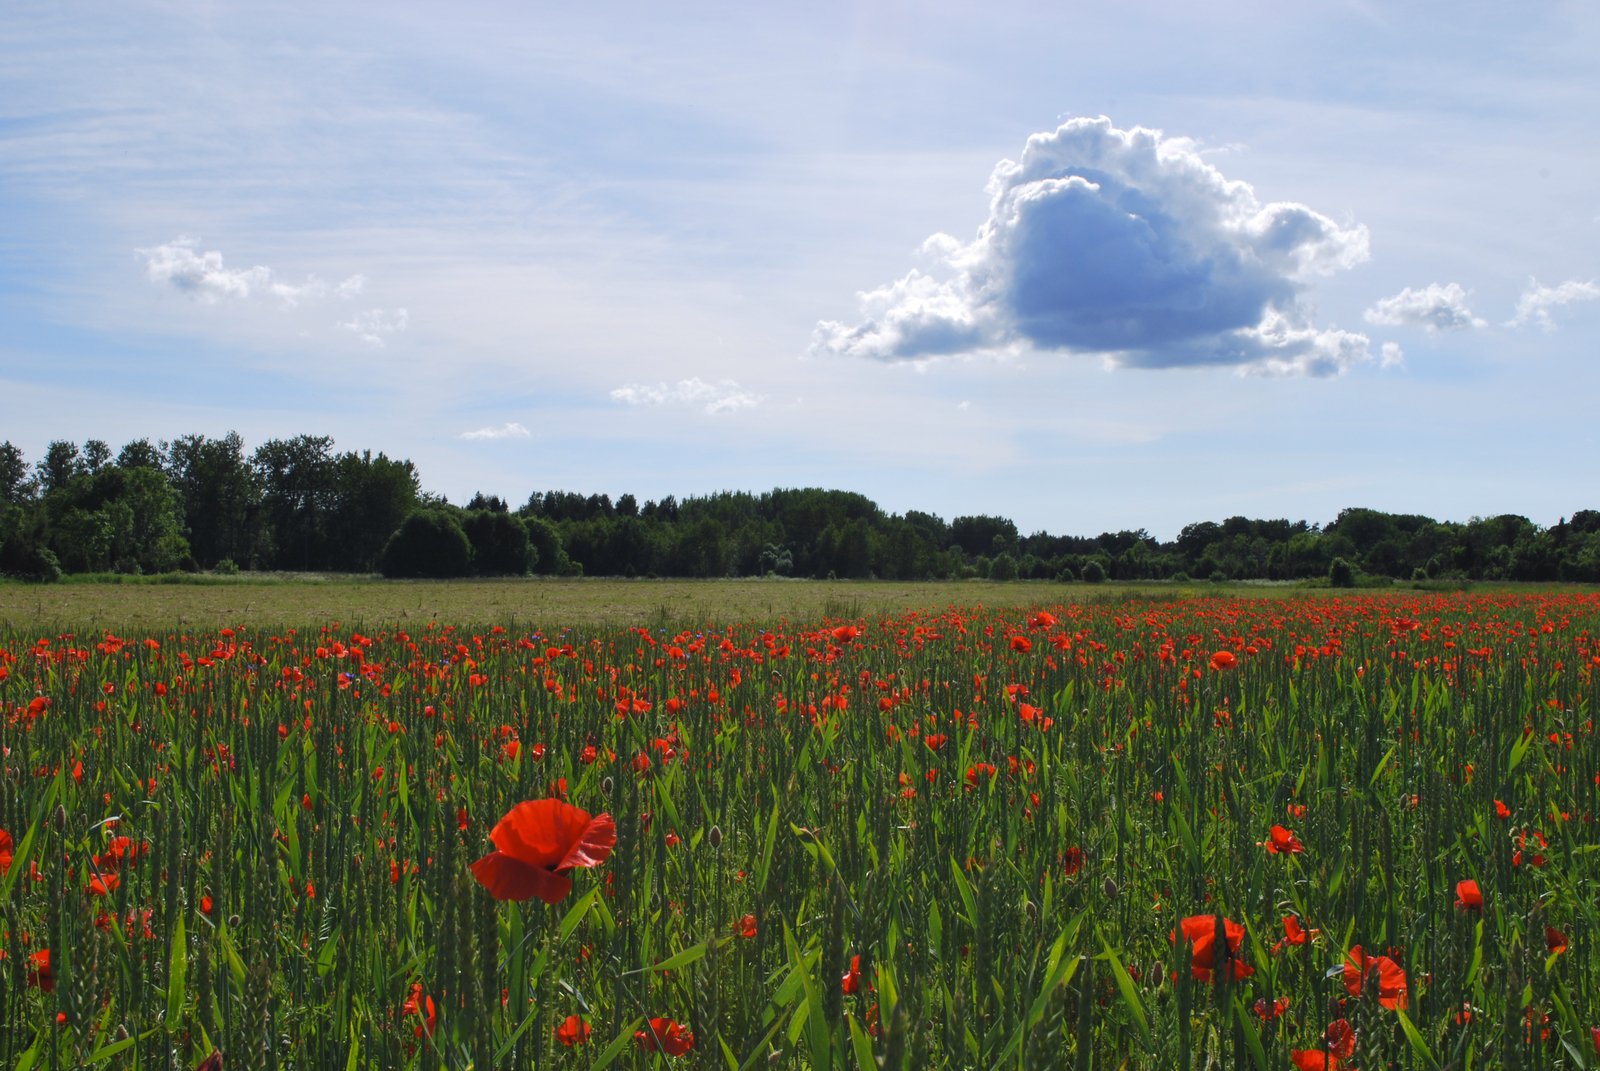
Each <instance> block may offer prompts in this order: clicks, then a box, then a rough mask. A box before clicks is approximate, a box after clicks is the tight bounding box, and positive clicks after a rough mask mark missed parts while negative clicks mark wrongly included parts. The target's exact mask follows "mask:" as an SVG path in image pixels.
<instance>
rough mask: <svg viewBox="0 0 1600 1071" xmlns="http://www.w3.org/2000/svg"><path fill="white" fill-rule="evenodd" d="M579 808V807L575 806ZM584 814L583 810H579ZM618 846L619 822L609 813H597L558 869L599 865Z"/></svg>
mask: <svg viewBox="0 0 1600 1071" xmlns="http://www.w3.org/2000/svg"><path fill="white" fill-rule="evenodd" d="M574 810H577V808H574ZM578 813H579V814H583V812H582V811H578ZM616 846H617V823H616V820H615V819H614V818H612V817H611V816H610V815H609V814H597V815H595V816H594V817H593V818H590V819H589V822H588V824H587V825H585V826H584V827H583V832H582V833H581V834H579V836H578V839H577V841H576V842H575V843H574V844H573V845H572V847H571V848H570V849H568V851H567V854H566V855H564V856H563V857H562V859H561V862H560V864H558V865H557V868H556V869H558V870H565V869H567V868H568V867H575V866H599V865H600V864H601V863H603V862H605V861H606V860H607V859H608V858H610V857H611V849H612V848H615V847H616Z"/></svg>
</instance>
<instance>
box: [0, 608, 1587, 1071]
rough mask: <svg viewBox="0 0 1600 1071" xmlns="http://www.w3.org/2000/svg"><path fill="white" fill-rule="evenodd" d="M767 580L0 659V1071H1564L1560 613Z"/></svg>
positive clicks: (195, 634)
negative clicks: (664, 608) (610, 608)
mask: <svg viewBox="0 0 1600 1071" xmlns="http://www.w3.org/2000/svg"><path fill="white" fill-rule="evenodd" d="M770 588H771V590H772V592H773V594H772V595H771V596H770V597H771V598H772V599H773V606H774V607H776V608H778V609H779V611H780V612H778V613H776V614H774V613H769V612H765V611H762V610H761V609H760V608H759V606H758V607H757V608H756V609H755V610H754V611H751V610H749V609H747V610H746V616H741V617H737V618H726V619H724V623H722V624H719V625H715V626H713V625H712V624H710V619H711V615H714V614H715V613H716V612H717V611H718V610H719V609H720V608H721V604H713V603H712V602H711V601H710V597H709V596H707V597H706V598H707V601H706V602H705V603H704V604H703V607H704V610H705V612H706V613H707V615H708V620H707V621H706V622H702V623H698V624H694V623H690V624H685V623H683V621H682V620H681V618H680V619H676V620H673V619H672V615H671V614H669V613H665V612H664V613H663V614H662V615H661V618H660V620H659V621H657V620H651V619H650V618H649V617H648V616H646V617H644V618H642V619H641V618H639V617H638V616H634V617H633V618H632V619H631V620H628V619H626V618H625V617H624V615H622V614H619V615H618V617H617V618H612V619H610V620H609V621H608V620H606V619H607V618H608V617H609V614H606V613H602V614H600V615H598V617H596V618H589V619H586V620H585V621H582V622H579V621H576V620H575V619H573V620H568V621H563V620H562V619H561V618H560V617H559V616H558V613H557V612H544V611H541V610H535V609H531V608H530V609H528V610H527V612H525V613H521V612H518V613H505V612H503V610H502V609H501V608H500V607H490V606H485V605H482V604H479V605H478V609H477V610H476V611H474V612H467V613H464V614H463V616H462V617H460V618H459V619H452V618H451V617H448V616H444V615H443V614H438V615H436V614H435V613H434V609H435V608H434V607H433V606H429V605H422V604H423V603H425V602H426V601H427V600H428V599H430V598H435V597H437V595H436V594H433V593H431V589H429V588H426V587H422V586H418V587H416V588H415V589H408V588H406V587H404V586H400V585H389V586H382V587H380V586H377V585H374V584H371V583H370V582H369V583H367V584H357V585H352V586H351V592H352V593H355V594H356V596H357V598H356V599H355V603H354V604H355V605H359V604H360V601H361V600H362V599H364V598H365V597H366V596H367V595H368V594H371V593H372V592H375V591H384V590H392V591H402V592H403V591H407V590H411V591H412V592H413V595H415V596H416V597H417V598H418V600H419V605H418V607H417V609H416V613H415V614H414V615H411V616H405V617H400V616H398V615H396V614H392V613H390V612H389V611H388V610H387V609H372V610H370V611H369V612H367V613H366V614H347V613H343V612H340V611H342V610H344V609H345V607H346V606H348V605H351V604H347V603H342V602H341V603H337V604H335V601H334V600H333V599H331V598H330V600H329V607H328V609H329V611H330V612H329V614H328V615H326V616H324V615H321V614H320V613H307V614H305V615H304V616H302V617H301V618H299V619H285V618H279V617H277V616H276V614H277V613H278V612H279V611H278V610H268V609H267V608H266V604H265V602H264V601H263V603H262V604H261V606H260V607H257V606H255V604H253V603H249V602H245V603H233V604H221V605H218V606H216V607H214V608H213V609H211V610H207V611H205V612H201V613H197V614H196V615H195V616H194V618H192V619H191V620H190V621H188V622H186V623H178V622H177V621H175V620H168V621H166V622H155V621H150V620H146V621H144V622H143V623H139V624H131V625H128V626H125V627H119V628H116V629H109V628H108V627H107V626H105V625H104V624H96V623H93V622H92V621H91V619H90V617H89V616H85V617H84V618H82V619H80V620H79V622H78V623H77V624H76V625H74V624H73V623H72V622H69V621H66V620H60V621H54V620H52V621H50V623H48V624H46V623H45V622H44V620H38V621H34V620H27V619H25V618H24V619H17V618H13V619H11V621H10V623H9V624H5V625H0V745H3V751H0V756H3V758H0V773H3V776H0V830H3V831H4V832H3V833H0V955H3V958H0V1066H4V1067H18V1068H36V1067H53V1068H55V1067H82V1066H105V1067H130V1068H132V1067H139V1068H145V1067H161V1068H170V1067H180V1068H197V1067H205V1066H207V1062H208V1061H210V1064H209V1067H210V1068H215V1067H217V1066H219V1062H220V1061H225V1064H226V1067H227V1068H228V1069H229V1071H232V1069H235V1068H290V1067H296V1068H299V1067H399V1068H409V1067H423V1068H433V1067H453V1068H460V1067H478V1068H490V1067H497V1068H498V1067H540V1068H561V1067H573V1068H580V1067H581V1068H603V1067H607V1066H622V1067H641V1068H642V1067H656V1066H683V1067H700V1068H713V1067H716V1068H732V1069H739V1068H764V1067H769V1066H785V1067H799V1068H810V1069H816V1071H820V1069H824V1068H840V1069H847V1068H848V1069H855V1071H873V1069H877V1068H894V1069H896V1071H899V1069H922V1068H930V1067H931V1068H969V1067H978V1068H994V1069H1005V1068H1015V1069H1019V1071H1020V1069H1027V1068H1059V1067H1071V1068H1087V1067H1091V1066H1095V1067H1128V1068H1160V1069H1169V1068H1183V1069H1189V1068H1192V1069H1196V1071H1199V1069H1201V1068H1209V1067H1218V1066H1225V1067H1245V1068H1265V1069H1277V1068H1287V1067H1295V1068H1302V1069H1303V1068H1313V1067H1314V1068H1340V1067H1359V1068H1368V1069H1371V1068H1382V1067H1394V1068H1446V1067H1450V1068H1469V1067H1483V1068H1489V1067H1494V1068H1590V1067H1597V1066H1600V1031H1597V1027H1600V949H1597V945H1596V942H1597V938H1600V906H1597V903H1596V900H1595V896H1594V893H1593V890H1594V888H1595V887H1596V883H1597V882H1600V841H1597V837H1596V834H1595V825H1594V823H1595V818H1596V810H1597V806H1596V805H1597V796H1600V741H1597V739H1596V734H1595V731H1594V723H1593V715H1594V710H1595V706H1596V701H1597V699H1600V685H1597V676H1596V674H1597V671H1600V597H1597V596H1595V595H1593V594H1585V593H1575V592H1521V593H1518V592H1504V591H1490V592H1473V593H1455V592H1416V591H1406V592H1384V593H1376V594H1356V595H1345V596H1343V597H1329V596H1327V595H1325V594H1324V595H1308V594H1307V593H1304V592H1289V593H1276V594H1275V597H1270V598H1267V597H1253V596H1245V595H1240V594H1236V593H1230V594H1226V595H1210V596H1193V597H1188V598H1182V599H1173V598H1164V597H1161V595H1160V594H1159V593H1152V592H1145V593H1142V594H1139V595H1135V596H1132V597H1121V598H1107V599H1103V600H1098V601H1094V602H1073V601H1067V600H1065V599H1063V600H1059V601H1050V602H1030V603H1023V602H1021V601H1020V598H1025V597H1029V596H1034V595H1039V594H1043V593H1044V592H1045V590H1047V589H1041V588H1038V587H1033V586H1025V585H1002V586H999V587H997V588H996V589H994V590H995V591H998V592H1010V591H1013V590H1015V591H1017V592H1018V593H1019V599H1011V598H997V599H994V600H992V601H990V602H989V603H988V605H985V606H983V607H981V608H980V607H978V606H976V605H974V604H973V603H970V602H967V603H954V604H950V603H944V604H940V605H944V606H945V607H946V608H944V609H939V610H927V609H922V608H920V607H921V606H925V605H926V604H919V606H908V605H896V603H895V600H896V598H897V596H896V594H895V589H894V588H893V587H892V586H888V587H885V588H884V589H883V590H882V591H881V592H879V591H876V590H874V591H872V592H871V593H870V594H868V593H866V589H862V594H860V595H859V596H858V599H859V601H858V603H857V604H856V605H854V606H851V607H847V608H845V607H840V606H837V605H835V606H834V607H833V608H832V610H831V612H830V611H829V610H828V609H827V608H822V612H816V609H817V608H813V607H801V608H800V609H795V608H796V607H797V606H800V604H799V603H798V602H796V601H793V600H797V599H801V598H803V597H804V596H802V595H801V594H800V592H801V591H803V590H804V589H799V588H793V587H792V586H790V585H771V586H770ZM129 589H130V590H138V591H140V592H141V593H142V594H149V593H150V592H152V591H157V592H162V591H165V590H167V588H163V587H159V586H155V587H142V586H140V587H138V588H134V587H132V586H129ZM170 589H171V590H173V591H182V592H184V593H185V594H188V593H189V592H191V591H200V592H205V593H208V594H209V593H211V592H213V591H217V590H220V591H221V592H222V594H224V595H226V596H228V597H230V598H234V599H245V600H249V599H252V598H257V597H262V598H263V599H264V595H263V593H264V592H266V591H271V590H273V589H272V588H270V587H259V588H258V587H255V586H240V587H236V588H220V589H216V588H212V587H195V588H187V587H180V586H175V585H174V586H171V588H170ZM3 590H4V592H5V594H6V596H7V597H8V598H14V597H16V596H15V595H14V592H15V591H17V590H21V591H23V592H24V596H23V597H25V598H31V597H34V595H35V593H36V592H38V591H40V590H42V589H38V588H24V589H3ZM72 590H74V589H73V588H72V587H62V588H59V589H53V592H54V591H61V592H71V591H72ZM104 590H109V588H108V589H104ZM484 590H485V591H489V590H494V586H493V585H489V586H487V587H486V588H485V589H484ZM961 590H962V591H966V592H968V593H970V592H971V591H972V589H971V588H962V589H961ZM1076 590H1077V591H1079V592H1081V591H1082V590H1083V589H1082V588H1078V589H1076ZM791 591H793V592H794V594H791ZM984 594H986V595H987V594H988V591H985V593H984ZM301 597H313V598H314V597H316V596H305V595H303V594H302V596H301ZM479 597H480V598H488V597H489V596H488V595H480V596H479ZM655 597H656V596H654V595H652V596H651V598H652V600H653V599H654V598H655ZM830 597H836V596H830ZM908 597H909V596H908ZM340 598H343V596H342V595H341V596H340ZM510 605H511V604H507V608H509V606H510ZM517 605H522V606H526V603H519V604H517ZM958 606H965V607H969V608H957V607H958ZM78 609H79V611H82V610H83V608H82V607H80V608H78ZM406 609H407V612H408V614H409V608H406ZM457 609H459V608H457ZM842 611H843V612H842ZM634 612H635V614H636V610H635V611H634ZM497 618H499V620H498V621H497V620H496V619H497ZM100 620H101V621H104V620H105V618H101V619H100ZM358 622H359V623H358ZM462 622H468V623H466V624H463V623H462Z"/></svg>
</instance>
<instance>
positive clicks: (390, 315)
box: [336, 309, 411, 348]
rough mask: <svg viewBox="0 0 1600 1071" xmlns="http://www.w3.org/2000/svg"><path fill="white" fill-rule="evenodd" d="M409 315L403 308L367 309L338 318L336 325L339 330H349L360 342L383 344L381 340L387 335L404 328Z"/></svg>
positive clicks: (370, 344)
mask: <svg viewBox="0 0 1600 1071" xmlns="http://www.w3.org/2000/svg"><path fill="white" fill-rule="evenodd" d="M410 320H411V317H410V315H409V314H407V312H406V310H405V309H395V310H394V311H393V312H390V311H389V310H387V309H368V310H367V311H366V312H360V313H357V314H356V315H355V316H354V317H352V318H351V319H349V320H340V321H339V323H338V324H337V325H336V326H338V327H339V328H340V329H341V330H344V331H350V332H352V333H353V334H355V336H356V337H357V338H359V339H361V341H362V342H365V343H366V344H367V345H369V346H378V347H380V348H381V347H382V346H383V340H384V338H385V337H386V336H388V335H397V334H399V333H400V332H402V331H404V330H405V329H406V325H407V324H408V323H410Z"/></svg>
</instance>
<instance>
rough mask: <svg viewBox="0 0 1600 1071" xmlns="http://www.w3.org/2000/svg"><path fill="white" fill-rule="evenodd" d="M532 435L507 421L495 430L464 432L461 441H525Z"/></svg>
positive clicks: (485, 429)
mask: <svg viewBox="0 0 1600 1071" xmlns="http://www.w3.org/2000/svg"><path fill="white" fill-rule="evenodd" d="M532 434H533V433H532V432H530V431H529V430H528V429H527V428H525V427H523V426H522V425H521V424H518V423H517V422H516V421H514V420H513V421H509V422H507V423H505V424H501V425H500V426H499V427H497V428H479V429H478V430H477V431H464V432H462V433H461V438H463V439H526V438H528V437H529V436H531V435H532Z"/></svg>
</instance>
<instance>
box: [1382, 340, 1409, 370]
mask: <svg viewBox="0 0 1600 1071" xmlns="http://www.w3.org/2000/svg"><path fill="white" fill-rule="evenodd" d="M1405 366H1406V351H1405V350H1403V349H1401V348H1400V343H1398V342H1385V343H1384V344H1383V355H1382V356H1381V357H1379V358H1378V367H1379V368H1404V367H1405Z"/></svg>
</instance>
